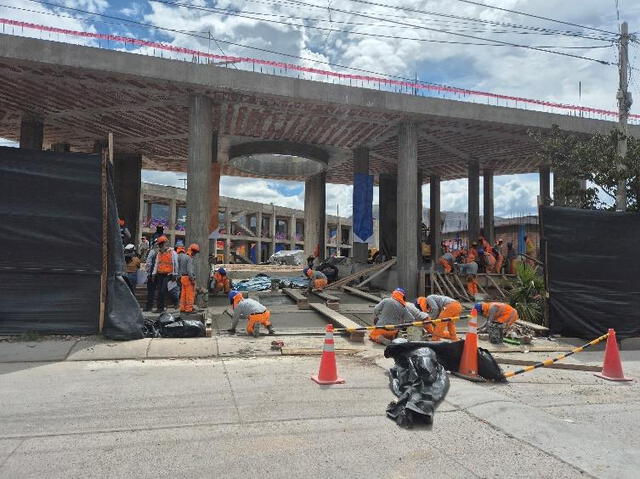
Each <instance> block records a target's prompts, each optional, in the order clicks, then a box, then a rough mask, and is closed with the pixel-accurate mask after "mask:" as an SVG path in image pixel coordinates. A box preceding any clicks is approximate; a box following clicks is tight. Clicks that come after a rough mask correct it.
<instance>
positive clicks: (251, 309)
mask: <svg viewBox="0 0 640 479" xmlns="http://www.w3.org/2000/svg"><path fill="white" fill-rule="evenodd" d="M227 297H228V298H229V303H230V304H231V306H232V307H233V317H232V320H231V329H227V332H228V333H230V334H236V328H237V327H238V323H239V322H240V320H241V319H246V320H247V334H251V335H253V337H254V338H257V337H258V336H259V335H260V325H262V326H264V327H266V328H267V330H268V331H269V334H275V331H274V330H273V327H272V326H271V321H270V318H271V313H270V312H269V310H268V309H267V308H266V307H265V306H263V305H262V304H260V303H259V302H258V301H256V300H255V299H251V298H244V297H243V296H242V293H240V291H236V290H233V291H230V292H229V294H228V296H227Z"/></svg>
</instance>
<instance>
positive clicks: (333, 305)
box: [311, 290, 340, 311]
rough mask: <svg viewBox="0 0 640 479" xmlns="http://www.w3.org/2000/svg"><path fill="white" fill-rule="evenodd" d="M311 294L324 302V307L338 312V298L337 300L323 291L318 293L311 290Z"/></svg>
mask: <svg viewBox="0 0 640 479" xmlns="http://www.w3.org/2000/svg"><path fill="white" fill-rule="evenodd" d="M311 294H313V295H315V296H317V297H318V298H320V299H322V300H324V301H325V302H326V305H327V306H328V307H329V308H331V309H333V310H335V311H338V310H339V309H340V298H338V297H337V296H333V295H332V294H329V293H325V292H323V291H318V290H312V291H311Z"/></svg>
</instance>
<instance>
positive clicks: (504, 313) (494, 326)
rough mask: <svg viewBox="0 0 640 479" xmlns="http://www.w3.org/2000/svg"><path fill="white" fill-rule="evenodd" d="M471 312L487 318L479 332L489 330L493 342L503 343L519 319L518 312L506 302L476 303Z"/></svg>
mask: <svg viewBox="0 0 640 479" xmlns="http://www.w3.org/2000/svg"><path fill="white" fill-rule="evenodd" d="M471 314H472V315H480V316H483V317H485V318H487V322H486V323H485V324H484V325H483V326H482V327H480V328H478V332H488V333H489V342H491V343H492V344H502V339H503V338H504V335H505V333H506V332H507V331H508V330H509V328H510V327H511V326H512V325H513V324H514V323H515V322H516V321H517V320H518V312H517V311H516V310H515V308H514V307H513V306H510V305H508V304H506V303H476V304H475V305H474V306H473V309H472V310H471Z"/></svg>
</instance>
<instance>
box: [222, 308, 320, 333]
mask: <svg viewBox="0 0 640 479" xmlns="http://www.w3.org/2000/svg"><path fill="white" fill-rule="evenodd" d="M214 322H215V329H217V330H219V331H224V330H225V329H229V328H230V327H231V317H230V316H229V315H228V314H223V315H219V316H216V317H215V318H214ZM271 322H272V323H273V328H274V329H275V330H276V331H277V330H278V329H280V330H295V329H305V330H307V329H319V330H322V329H324V328H325V327H326V326H327V324H328V323H327V321H326V320H325V319H324V316H322V315H321V314H320V313H317V312H316V311H306V310H305V311H300V310H296V311H292V312H279V313H278V312H273V313H272V315H271ZM246 326H247V323H246V321H242V322H240V324H239V325H238V328H241V329H245V328H246Z"/></svg>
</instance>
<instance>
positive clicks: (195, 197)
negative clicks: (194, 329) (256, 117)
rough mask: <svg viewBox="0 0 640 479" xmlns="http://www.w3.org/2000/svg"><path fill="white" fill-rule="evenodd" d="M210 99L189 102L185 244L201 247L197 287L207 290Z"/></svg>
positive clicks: (198, 257) (211, 138) (211, 155)
mask: <svg viewBox="0 0 640 479" xmlns="http://www.w3.org/2000/svg"><path fill="white" fill-rule="evenodd" d="M212 107H213V105H212V103H211V99H210V98H208V97H206V96H202V95H192V96H191V97H190V98H189V158H188V161H187V178H188V188H187V231H186V240H187V241H186V243H187V244H191V243H198V245H199V246H200V254H199V255H197V256H196V258H195V263H196V267H197V271H198V277H197V280H196V284H197V286H198V287H200V288H206V287H207V283H208V278H209V222H210V214H211V213H210V210H209V208H210V205H211V201H210V195H211V162H212V159H213V137H214V134H213V110H212Z"/></svg>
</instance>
